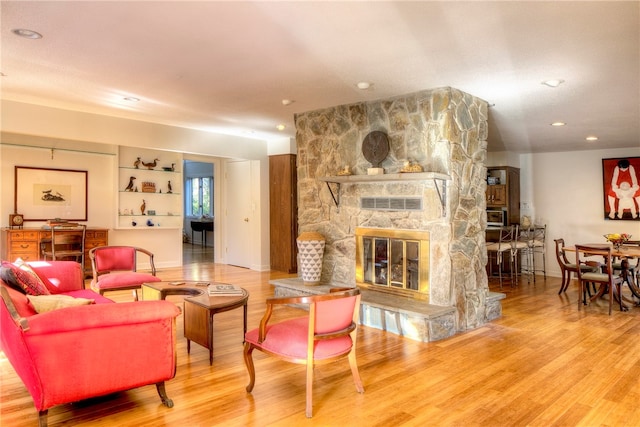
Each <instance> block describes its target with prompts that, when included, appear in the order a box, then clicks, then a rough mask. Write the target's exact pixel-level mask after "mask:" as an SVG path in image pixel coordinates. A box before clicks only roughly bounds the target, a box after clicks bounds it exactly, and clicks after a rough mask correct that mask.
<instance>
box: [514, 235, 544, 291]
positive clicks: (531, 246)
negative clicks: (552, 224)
mask: <svg viewBox="0 0 640 427" xmlns="http://www.w3.org/2000/svg"><path fill="white" fill-rule="evenodd" d="M546 235H547V225H546V224H545V225H535V226H532V227H528V228H522V229H521V231H520V237H519V240H520V241H521V242H524V243H525V244H526V247H524V248H523V249H522V252H523V255H524V269H523V272H526V273H527V281H529V280H530V279H531V277H532V276H533V283H535V282H536V272H537V271H541V272H542V274H543V275H544V278H545V279H546V278H547V249H546V244H545V239H546ZM536 255H537V256H538V257H539V256H542V264H541V265H542V267H541V268H538V267H537V266H538V264H539V263H537V262H536Z"/></svg>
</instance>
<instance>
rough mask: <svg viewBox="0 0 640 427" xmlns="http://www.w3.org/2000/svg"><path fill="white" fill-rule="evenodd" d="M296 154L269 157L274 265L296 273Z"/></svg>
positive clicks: (270, 226)
mask: <svg viewBox="0 0 640 427" xmlns="http://www.w3.org/2000/svg"><path fill="white" fill-rule="evenodd" d="M296 175H297V171H296V156H295V155H294V154H282V155H277V156H270V157H269V205H270V208H269V217H270V224H269V231H270V236H271V237H270V239H271V242H270V260H271V269H272V270H278V271H284V272H286V273H295V272H296V271H297V270H298V267H297V264H298V263H297V248H296V237H297V230H298V226H297V224H298V221H297V216H298V213H297V211H298V209H297V179H296Z"/></svg>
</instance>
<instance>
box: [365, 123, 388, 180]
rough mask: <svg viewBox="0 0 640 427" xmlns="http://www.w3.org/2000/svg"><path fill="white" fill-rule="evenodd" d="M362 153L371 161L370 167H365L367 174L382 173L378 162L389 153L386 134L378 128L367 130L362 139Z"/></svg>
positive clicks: (382, 170)
mask: <svg viewBox="0 0 640 427" xmlns="http://www.w3.org/2000/svg"><path fill="white" fill-rule="evenodd" d="M362 154H363V155H364V158H365V159H367V160H368V161H369V162H370V163H371V167H370V168H369V169H367V175H383V174H384V169H383V168H382V167H381V166H380V164H381V163H382V161H383V160H384V159H386V158H387V155H388V154H389V138H387V134H386V133H384V132H382V131H379V130H374V131H373V132H369V134H368V135H367V136H365V137H364V140H363V141H362Z"/></svg>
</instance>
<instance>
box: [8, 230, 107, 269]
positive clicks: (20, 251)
mask: <svg viewBox="0 0 640 427" xmlns="http://www.w3.org/2000/svg"><path fill="white" fill-rule="evenodd" d="M76 232H77V231H75V230H74V231H69V233H76ZM56 233H57V232H56ZM108 237H109V229H107V228H94V227H87V234H86V236H85V241H84V271H85V273H87V272H88V273H89V274H90V273H91V260H90V259H89V250H91V248H95V247H96V246H106V245H108V244H109V238H108ZM50 239H51V231H49V230H45V229H42V228H22V229H15V228H14V229H9V228H3V229H2V251H1V253H0V256H1V257H2V259H3V260H5V261H11V262H13V261H15V260H16V258H22V259H23V260H25V261H36V260H39V259H42V256H41V255H40V254H41V251H40V245H41V243H44V242H46V241H48V240H50Z"/></svg>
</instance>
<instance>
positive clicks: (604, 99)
mask: <svg viewBox="0 0 640 427" xmlns="http://www.w3.org/2000/svg"><path fill="white" fill-rule="evenodd" d="M0 8H1V9H0V12H1V15H2V27H1V48H2V57H1V59H2V63H1V68H0V71H2V73H3V74H4V76H3V77H2V78H1V79H0V84H1V96H2V99H6V100H13V101H19V102H26V103H32V104H39V105H45V106H51V107H57V108H63V109H69V110H78V111H85V112H91V113H97V114H105V115H109V116H116V117H124V118H130V119H136V120H142V121H148V122H156V123H163V124H169V125H176V126H182V127H189V128H196V129H202V130H208V131H212V132H219V133H224V134H232V135H239V136H242V137H250V138H256V139H262V140H273V139H280V140H281V139H282V138H286V137H294V136H295V125H294V119H293V116H294V114H295V113H297V112H304V111H310V110H316V109H320V108H325V107H331V106H336V105H341V104H349V103H354V102H360V101H370V100H376V99H383V98H389V97H393V96H397V95H403V94H407V93H411V92H417V91H421V90H425V89H432V88H436V87H442V86H452V87H455V88H458V89H460V90H463V91H465V92H467V93H470V94H472V95H475V96H477V97H480V98H482V99H484V100H486V101H488V102H489V103H490V104H493V107H492V108H491V109H490V119H489V120H490V122H489V131H490V134H489V150H490V151H502V150H509V151H514V152H552V151H572V150H586V149H602V148H621V147H638V146H639V145H640V84H639V81H640V2H638V1H621V2H614V1H601V2H599V1H595V2H594V1H591V2H574V1H545V2H542V1H503V2H484V1H475V2H452V1H429V2H396V1H387V2H385V1H380V2H378V1H376V2H374V1H361V2H356V1H343V2H333V1H297V2H273V1H261V2H248V1H227V2H212V1H195V2H181V1H173V2H155V1H126V2H122V1H106V2H97V1H69V2H58V1H55V2H53V1H51V2H49V1H34V2H30V1H4V0H3V1H2V3H1V6H0ZM16 28H26V29H30V30H35V31H38V32H40V33H41V34H42V35H43V36H44V37H43V38H42V39H39V40H30V39H24V38H19V37H17V36H15V35H14V34H13V33H12V30H13V29H16ZM551 78H560V79H564V80H565V81H566V82H565V83H564V84H563V85H561V86H560V87H558V88H556V89H552V88H549V87H546V86H544V85H542V84H541V82H542V81H543V80H546V79H551ZM360 81H369V82H372V83H373V86H372V87H371V88H370V89H368V90H364V91H363V90H360V89H358V88H357V87H356V83H357V82H360ZM126 96H133V97H137V98H140V102H137V103H130V102H129V103H128V102H126V101H123V99H122V98H123V97H126ZM283 99H290V100H294V101H295V102H293V103H292V104H291V105H289V106H284V105H283V104H282V100H283ZM554 121H563V122H566V123H567V125H566V126H564V127H552V126H550V123H552V122H554ZM279 123H283V124H285V125H286V126H287V127H286V129H285V130H284V131H282V132H279V131H277V130H276V129H275V127H276V125H277V124H279ZM588 135H596V136H598V137H599V140H598V141H597V142H595V143H594V142H587V141H585V137H586V136H588Z"/></svg>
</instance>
